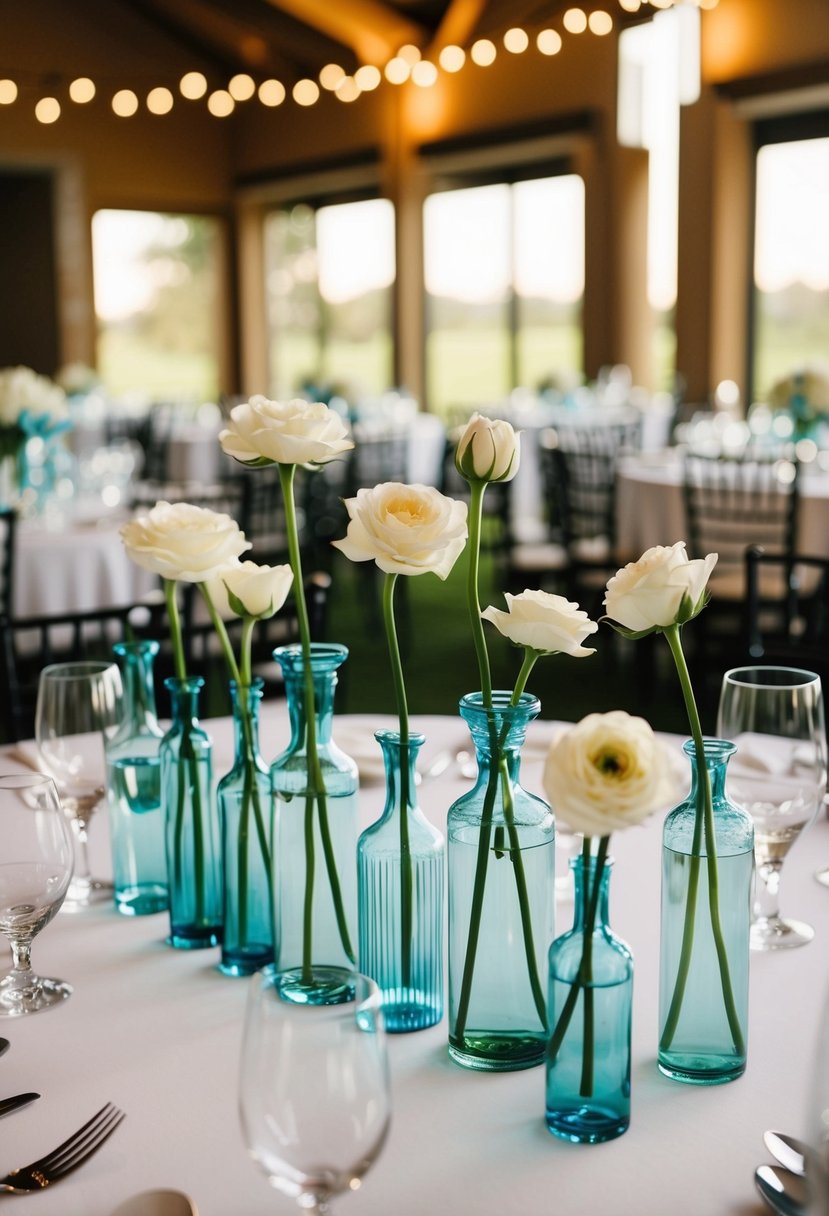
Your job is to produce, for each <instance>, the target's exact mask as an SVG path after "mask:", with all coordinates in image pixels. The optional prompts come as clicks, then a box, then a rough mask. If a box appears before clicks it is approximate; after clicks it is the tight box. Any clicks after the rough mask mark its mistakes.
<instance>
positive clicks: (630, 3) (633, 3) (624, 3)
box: [619, 0, 640, 13]
mask: <svg viewBox="0 0 829 1216" xmlns="http://www.w3.org/2000/svg"><path fill="white" fill-rule="evenodd" d="M639 3H640V0H619V5H620V7H621V8H623V9H624V10H625V12H626V13H638V12H639Z"/></svg>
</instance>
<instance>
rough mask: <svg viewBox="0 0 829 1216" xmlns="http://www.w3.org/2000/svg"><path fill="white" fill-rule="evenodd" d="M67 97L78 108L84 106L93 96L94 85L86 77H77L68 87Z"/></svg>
mask: <svg viewBox="0 0 829 1216" xmlns="http://www.w3.org/2000/svg"><path fill="white" fill-rule="evenodd" d="M69 96H70V97H71V98H72V100H73V101H74V102H77V104H78V105H79V106H83V105H86V103H87V102H88V101H91V100H92V98H93V97H94V96H95V85H94V84H93V83H92V81H91V80H90V79H89V77H88V76H79V77H78V79H77V80H73V81H72V83H71V84H70V86H69Z"/></svg>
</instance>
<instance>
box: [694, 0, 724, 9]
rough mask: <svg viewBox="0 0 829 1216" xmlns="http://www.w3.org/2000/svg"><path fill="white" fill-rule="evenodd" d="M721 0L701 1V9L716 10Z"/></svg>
mask: <svg viewBox="0 0 829 1216" xmlns="http://www.w3.org/2000/svg"><path fill="white" fill-rule="evenodd" d="M718 3H719V0H699V6H700V8H716V7H717V4H718Z"/></svg>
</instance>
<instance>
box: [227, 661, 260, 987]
mask: <svg viewBox="0 0 829 1216" xmlns="http://www.w3.org/2000/svg"><path fill="white" fill-rule="evenodd" d="M263 687H264V682H263V681H262V680H259V679H256V680H254V681H253V683H252V684H251V685H250V686H248V687H239V685H238V684H236V683H235V681H231V684H230V696H231V702H232V706H233V729H234V737H235V757H234V761H233V768H232V769H231V770H230V772H229V773H227V775H226V776H224V777H222V779H221V781H220V782H219V786H218V797H219V818H220V820H221V825H222V869H223V872H224V918H223V919H224V927H223V931H222V958H221V962H220V963H219V970H220V971H222V972H224V974H225V975H234V976H239V975H252V974H253V972H254V971H258V970H259V968H260V967H265V966H266V965H267V964H268V963H272V962H273V885H272V881H271V776H270V770H269V768H268V766H267V765H266V764H265V761H264V760H263V759H262V757H261V755H260V754H259V703H260V701H261V700H262V689H263Z"/></svg>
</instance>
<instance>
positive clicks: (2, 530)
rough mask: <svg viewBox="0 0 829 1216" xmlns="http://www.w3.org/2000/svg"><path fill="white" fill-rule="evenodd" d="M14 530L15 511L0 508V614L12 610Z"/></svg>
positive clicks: (8, 612) (3, 614) (9, 612)
mask: <svg viewBox="0 0 829 1216" xmlns="http://www.w3.org/2000/svg"><path fill="white" fill-rule="evenodd" d="M16 531H17V513H16V512H15V511H13V510H11V509H4V510H0V616H10V615H11V613H12V611H13V603H14V601H13V598H12V597H13V595H14V563H15V537H16Z"/></svg>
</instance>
